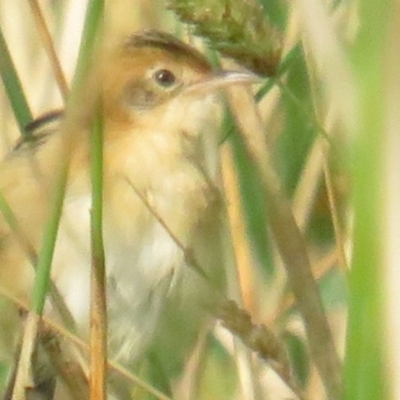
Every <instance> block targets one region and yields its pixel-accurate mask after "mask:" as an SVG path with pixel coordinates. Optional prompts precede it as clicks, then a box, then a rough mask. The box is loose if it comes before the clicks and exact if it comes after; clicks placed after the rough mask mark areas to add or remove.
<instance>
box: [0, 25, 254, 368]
mask: <svg viewBox="0 0 400 400" xmlns="http://www.w3.org/2000/svg"><path fill="white" fill-rule="evenodd" d="M103 61H104V65H102V66H101V68H99V73H98V75H96V77H95V79H93V82H92V83H91V85H92V86H90V85H89V87H88V88H87V91H88V92H90V91H91V90H93V87H94V86H96V85H97V88H96V90H97V91H98V94H99V96H100V98H101V102H102V105H103V123H104V176H103V180H104V220H103V234H104V247H105V258H106V271H107V272H106V274H107V298H108V318H109V351H110V356H111V358H113V359H116V360H117V361H119V362H121V363H123V364H124V365H131V364H132V362H133V361H134V360H136V359H137V357H138V355H140V354H142V353H143V352H144V350H145V349H146V348H147V347H148V346H149V345H150V343H151V341H152V338H154V335H155V334H156V333H157V330H158V329H159V327H160V326H167V325H168V324H164V325H162V323H161V322H160V321H161V320H162V319H163V318H164V319H165V316H168V317H170V316H172V317H171V318H172V320H174V318H175V317H176V318H177V319H176V321H178V320H179V321H183V320H184V319H188V320H192V321H191V322H190V321H188V322H187V329H188V330H192V331H193V330H195V328H194V327H196V326H197V324H198V323H199V322H200V321H203V320H204V315H206V312H205V308H207V306H208V305H209V304H211V303H212V301H211V298H212V294H211V292H212V285H207V284H206V283H205V282H204V277H202V276H200V275H201V274H199V273H198V272H196V270H195V268H193V266H191V265H188V261H187V254H185V252H184V251H183V249H190V253H191V254H190V255H191V257H193V258H194V259H195V260H196V262H197V263H198V265H200V266H201V268H202V269H203V270H204V271H206V273H207V275H208V278H209V279H211V280H213V281H215V282H217V281H218V282H221V278H220V277H221V275H222V274H223V271H222V269H223V267H222V265H223V260H222V255H221V254H222V252H221V241H220V239H221V238H220V235H221V227H222V219H223V217H222V216H221V197H220V193H219V181H218V177H219V174H218V141H219V139H220V138H219V137H218V135H217V130H216V126H217V125H216V121H217V120H218V108H219V107H218V100H217V99H218V95H217V94H218V89H220V88H223V87H225V86H227V85H231V84H238V83H242V84H243V83H247V84H248V83H251V82H254V80H255V77H254V75H252V74H250V73H245V72H233V71H230V72H228V71H225V72H224V71H216V70H214V69H213V68H212V67H211V66H210V64H209V63H208V61H207V60H206V59H205V57H204V56H203V55H202V54H201V53H199V52H198V51H197V50H195V49H194V48H192V47H190V46H188V45H186V44H184V43H182V42H181V41H179V40H177V39H175V38H173V37H172V36H170V35H168V34H165V33H160V32H156V31H146V32H141V33H138V34H135V35H133V36H131V37H130V38H129V39H128V40H127V41H126V42H125V43H123V44H122V45H121V46H120V47H119V48H118V49H116V50H115V51H114V52H113V53H112V54H111V55H110V56H109V57H107V58H106V59H105V60H103ZM89 97H90V96H89ZM89 103H90V102H89ZM78 108H79V109H81V110H84V111H82V112H77V116H76V117H74V118H75V119H74V120H73V121H72V124H71V121H69V125H68V127H65V128H63V122H62V121H61V122H60V123H56V122H55V121H53V120H52V119H51V118H50V119H48V120H49V122H51V123H48V124H46V123H45V121H44V122H43V121H42V123H39V124H37V125H39V127H35V126H33V127H32V128H35V129H36V130H42V131H43V132H44V133H45V134H42V135H40V137H41V139H40V140H39V141H38V142H37V143H36V144H24V145H21V146H19V148H18V149H17V150H15V151H14V152H12V153H11V154H10V155H8V156H7V157H6V158H5V160H4V161H3V163H2V164H1V166H0V190H1V193H2V195H3V196H4V198H5V200H6V201H7V203H8V204H9V206H10V208H11V209H12V211H13V213H14V215H15V217H16V219H17V223H18V226H19V231H18V232H16V231H15V229H14V230H13V229H12V228H11V227H10V226H9V225H8V223H7V222H6V220H5V218H4V217H2V216H1V217H0V238H1V241H0V285H2V286H3V287H5V288H6V289H7V290H9V291H11V292H12V293H14V294H15V295H16V296H18V297H20V298H22V299H29V296H30V292H31V288H32V282H33V276H34V269H33V267H32V263H31V260H30V258H29V255H28V254H27V252H26V251H24V248H23V246H21V237H23V238H24V240H26V241H27V242H28V243H29V244H30V246H32V248H33V249H35V250H36V251H38V249H39V248H40V243H41V239H42V235H43V229H44V225H45V221H46V219H47V217H48V215H49V210H50V208H51V207H50V204H51V199H52V190H53V189H54V188H53V186H54V185H53V184H54V181H55V179H56V176H57V174H56V172H57V170H58V169H57V168H56V167H55V166H57V164H59V160H60V159H62V154H63V151H65V149H64V147H65V136H68V135H69V136H68V139H67V140H68V143H69V149H70V164H69V176H68V183H67V188H66V194H65V199H64V208H63V214H62V220H61V224H60V228H59V232H58V236H57V242H56V249H55V255H54V260H53V267H52V279H53V281H54V282H55V284H56V285H57V287H58V288H59V290H60V292H61V293H62V295H63V296H64V299H65V302H66V304H67V305H68V307H69V308H70V310H71V312H72V315H73V316H74V317H75V319H76V321H77V323H78V326H79V327H80V329H81V331H82V332H83V333H84V332H86V331H87V329H88V319H89V318H88V316H89V302H90V301H89V287H90V285H89V279H90V278H89V277H90V264H91V260H90V254H91V253H90V208H91V189H90V140H89V139H90V128H91V123H92V122H91V121H92V119H93V118H92V115H91V111H90V109H91V107H90V106H89V107H88V106H87V104H85V100H84V99H82V101H81V104H79V105H78ZM85 110H89V111H85ZM53 119H54V118H53ZM50 120H51V121H50ZM65 121H68V115H67V116H66V117H65ZM71 126H72V127H73V129H72V128H71ZM63 130H64V131H65V132H64V135H63V134H62V131H63ZM43 132H42V133H43ZM50 313H51V311H50ZM193 321H195V322H193ZM160 324H161V325H160ZM169 329H170V331H171V332H173V329H174V327H171V326H170V327H169ZM176 329H178V328H176ZM185 329H186V328H185ZM177 334H178V333H177ZM184 334H185V333H184V332H180V331H179V334H178V335H183V336H184ZM175 336H176V335H175ZM171 340H172V339H171ZM173 340H175V341H181V340H182V341H184V339H183V337H179V338H176V337H175V338H174V339H173Z"/></svg>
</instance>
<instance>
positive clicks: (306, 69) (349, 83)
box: [0, 0, 400, 400]
mask: <svg viewBox="0 0 400 400" xmlns="http://www.w3.org/2000/svg"><path fill="white" fill-rule="evenodd" d="M231 1H232V2H233V1H234V0H231ZM73 3H74V2H73V1H72V0H71V1H70V2H60V3H57V7H54V5H52V2H50V1H48V2H46V1H44V2H42V8H43V10H44V11H45V15H46V16H47V22H48V23H49V26H50V32H51V33H52V34H53V35H54V38H58V39H57V40H59V38H60V37H61V38H62V37H64V38H65V37H68V35H69V34H70V33H69V32H68V29H70V32H72V31H74V30H76V29H81V27H77V26H75V27H74V26H73V25H70V26H68V27H67V26H65V27H64V26H63V25H62V24H63V21H67V20H68V19H67V18H65V17H66V13H68V12H72V11H71V10H73V7H72V5H73ZM199 3H201V2H199ZM260 3H261V4H262V5H263V9H262V10H263V12H264V13H265V17H268V20H270V21H272V22H273V23H274V24H275V25H276V26H277V27H279V28H280V29H282V32H283V42H284V49H285V51H284V54H283V59H284V60H289V61H288V62H287V66H286V67H285V70H284V72H282V74H281V75H279V77H272V78H270V81H269V82H270V85H269V88H268V90H265V91H264V92H263V94H262V95H260V96H259V98H258V106H259V110H260V114H261V115H262V123H263V129H264V131H265V135H266V137H267V139H268V144H269V146H270V149H271V152H272V153H273V155H274V162H275V167H276V168H277V170H278V171H279V179H280V182H281V184H282V187H283V188H284V192H285V195H286V196H287V198H288V199H289V200H290V201H292V202H293V211H294V214H295V216H296V217H297V218H298V220H300V219H301V229H302V234H303V237H304V240H305V244H306V248H307V251H308V254H309V257H310V259H311V264H312V266H313V270H314V273H315V276H316V277H317V280H318V283H319V289H320V291H321V295H322V299H323V302H324V307H325V312H326V316H327V317H328V319H329V320H330V323H331V326H332V331H333V334H334V338H335V344H336V346H337V348H338V349H339V353H340V354H341V356H342V360H343V362H344V368H343V373H344V382H345V396H344V397H345V398H346V399H349V400H350V399H351V400H357V399H371V400H372V399H385V398H388V396H389V394H388V391H387V387H388V385H387V384H390V379H389V378H388V368H387V367H388V363H387V361H386V358H385V354H387V353H385V352H384V350H385V349H386V348H389V349H390V348H391V346H393V345H394V344H393V343H392V342H388V341H387V338H388V337H391V338H393V337H396V335H395V334H394V333H396V331H394V332H393V329H394V328H392V334H391V336H385V335H384V332H385V319H384V316H385V296H384V293H385V291H386V286H385V280H384V272H385V268H384V266H385V265H386V264H385V260H386V258H387V254H385V251H386V250H385V249H386V247H385V243H384V241H385V240H387V241H388V242H390V240H391V241H395V237H393V236H395V235H396V234H397V233H398V232H396V231H395V232H394V233H393V232H386V231H384V230H383V228H384V226H383V223H382V221H383V220H387V219H388V218H389V219H390V218H391V217H390V215H389V217H388V216H387V215H386V214H383V212H384V208H383V206H382V204H383V200H384V199H385V196H386V192H385V191H384V186H383V184H382V182H383V181H385V179H386V178H385V176H386V175H385V173H386V172H385V170H384V169H383V164H384V159H385V154H386V153H385V151H386V150H385V147H384V144H385V141H384V139H385V132H386V126H387V125H388V122H387V120H386V118H387V114H388V110H387V108H386V106H387V104H388V100H387V93H386V91H385V90H386V89H387V88H388V87H391V86H392V84H391V81H390V79H393V80H395V79H396V74H395V73H393V74H392V75H387V74H386V73H385V71H386V69H385V68H384V66H385V60H386V57H387V53H386V52H387V48H388V42H389V41H390V40H393V37H391V36H394V35H395V29H393V30H392V31H390V30H388V29H386V28H387V27H388V26H390V24H389V22H390V16H391V15H393V14H394V11H395V2H390V1H387V2H383V3H382V2H381V3H379V4H375V3H373V2H370V3H368V2H361V3H360V7H359V9H357V4H356V1H355V0H354V1H348V2H344V1H340V0H338V1H332V2H329V1H327V2H325V3H324V4H322V3H323V2H322V1H319V0H298V2H296V4H295V5H294V4H293V5H289V4H288V3H287V2H285V1H283V0H282V1H279V0H274V1H273V2H272V3H270V2H268V1H261V0H260ZM114 4H115V5H114ZM193 4H194V7H195V8H196V7H200V6H201V4H199V5H196V2H193ZM7 5H8V3H7V2H4V4H2V6H1V9H0V24H1V26H0V28H3V25H4V29H3V30H4V37H5V42H6V44H7V45H8V48H9V49H10V54H11V57H14V58H16V59H21V58H19V57H16V55H17V53H18V52H27V53H28V52H29V46H30V44H31V39H30V38H29V39H28V37H29V36H30V34H31V33H30V32H29V29H27V28H26V27H25V28H24V29H21V31H20V36H21V35H25V36H26V47H25V48H24V47H23V45H22V44H23V43H24V41H22V40H21V37H18V38H16V37H15V32H11V31H10V30H7V29H6V28H7V26H8V25H7V24H4V23H1V21H4V19H5V18H6V17H7V13H8V9H7ZM13 7H14V8H15V7H16V6H15V5H14V6H13ZM20 7H23V6H22V5H20ZM114 7H115V9H118V13H116V14H115V15H118V17H113V18H110V21H112V23H111V22H110V26H113V24H114V25H116V24H115V21H118V18H121V16H122V15H123V16H124V21H123V22H122V21H121V23H120V25H121V26H123V27H124V30H128V29H127V27H129V26H130V22H129V21H130V20H131V21H132V22H131V27H130V28H129V29H131V30H132V31H133V30H136V29H137V28H139V27H151V28H154V27H157V28H158V27H159V22H160V21H165V26H166V27H173V28H174V27H175V28H176V26H177V24H178V22H176V21H175V20H174V19H173V17H172V16H171V13H168V12H167V11H165V9H163V8H160V7H159V2H158V1H143V2H140V3H137V4H135V7H133V2H130V1H123V0H118V1H115V2H114V3H113V5H112V4H111V2H110V3H109V4H108V5H107V7H106V11H105V13H106V18H107V13H112V12H113V8H114ZM121 10H125V13H124V12H122V13H121ZM25 11H26V10H25ZM397 11H398V10H397ZM171 21H173V22H172V23H171ZM246 23H248V24H251V21H248V22H246ZM349 27H351V29H349ZM64 28H65V29H66V30H65V31H64V30H63V29H64ZM243 29H246V26H244V27H243ZM176 30H177V31H182V29H181V27H179V29H176ZM118 34H120V33H118ZM72 36H73V35H71V37H72ZM57 40H55V45H56V46H55V47H56V49H58V50H59V48H58V43H61V42H62V40H60V42H57ZM265 40H268V38H266V39H265ZM37 45H38V44H37ZM69 46H76V48H78V46H79V42H76V43H73V44H71V43H69ZM294 48H296V51H293V52H292V53H290V56H288V57H287V58H285V57H286V54H288V53H287V51H288V50H291V49H294ZM32 57H36V56H35V55H34V54H32ZM40 57H44V55H43V54H41V55H40ZM61 58H62V57H61ZM36 61H37V60H35V62H36ZM392 62H393V63H394V61H392ZM16 67H17V72H18V73H19V74H20V75H21V77H22V82H23V91H22V94H25V95H26V96H25V97H26V98H32V96H34V94H33V93H32V92H31V90H32V89H31V88H30V87H29V85H28V84H27V82H28V79H26V75H24V74H26V72H25V70H26V68H27V66H26V65H19V64H18V63H17V64H16ZM7 68H8V69H9V67H6V69H7ZM28 69H29V68H28ZM65 69H66V70H71V66H65ZM278 70H279V68H278ZM9 72H11V70H9ZM3 76H4V75H3ZM10 76H11V75H9V76H8V77H7V76H6V77H5V78H4V79H6V80H7V85H5V84H4V85H3V87H11V89H10V90H11V92H10V91H9V92H8V93H7V91H5V90H3V89H2V91H1V93H0V94H1V96H2V97H3V98H2V99H1V100H2V101H1V102H0V104H4V103H5V102H7V101H11V98H12V95H11V94H12V93H15V92H14V89H12V85H11V86H10V85H9V84H13V83H14V84H15V83H16V80H15V78H13V77H12V76H11V78H10ZM394 84H395V82H394V83H393V85H394ZM46 85H52V86H51V87H50V88H49V89H48V93H51V92H52V91H56V90H57V89H56V88H55V84H54V83H53V82H51V81H50V82H49V81H48V80H46V81H43V86H46ZM385 88H386V89H385ZM49 97H51V98H52V95H49ZM391 101H392V103H393V104H395V105H396V104H397V103H396V102H397V101H398V104H400V98H397V97H394V98H391ZM50 103H51V102H49V104H50ZM51 104H53V103H51ZM393 104H392V106H393ZM16 107H17V110H19V111H20V113H18V112H15V111H14V115H15V116H16V117H17V119H18V121H19V123H20V125H21V126H22V125H23V124H24V123H25V122H26V121H25V119H26V113H25V114H24V108H25V106H16ZM393 107H395V106H393ZM14 108H15V107H14ZM25 109H26V108H25ZM243 109H245V108H243ZM42 111H45V109H43V110H42ZM1 115H2V119H3V120H4V121H7V123H8V121H11V122H10V123H15V122H14V121H15V119H14V115H13V114H12V113H10V112H8V113H7V112H6V110H1ZM18 115H19V116H18ZM21 115H22V117H21ZM24 115H25V117H23V116H24ZM4 121H3V123H4ZM225 122H226V123H225V124H224V129H226V128H229V130H230V135H229V136H228V137H227V138H226V140H225V142H224V143H223V144H222V146H232V149H233V152H232V154H233V165H234V168H233V170H232V173H234V174H237V184H238V189H239V195H240V196H239V197H238V198H237V201H238V202H239V203H240V204H238V208H237V209H238V210H241V213H242V218H243V221H244V224H245V228H246V231H245V232H244V236H243V237H242V239H241V240H243V245H244V246H246V247H247V248H248V249H250V252H251V259H250V260H248V261H249V264H250V265H251V273H252V279H250V280H249V281H247V283H245V284H247V285H251V286H250V287H247V292H248V293H250V292H251V294H252V303H251V304H252V309H251V310H248V311H249V312H250V313H251V314H252V316H253V318H254V321H255V322H257V323H266V324H267V325H268V327H269V328H270V329H271V330H272V331H274V332H275V333H276V334H278V336H280V337H281V338H282V341H283V342H284V343H286V345H287V349H288V351H289V353H290V354H289V355H290V357H289V359H290V360H291V363H292V369H293V371H294V374H295V378H297V380H298V382H299V385H300V387H301V388H302V389H303V391H304V393H305V394H304V398H307V399H310V400H312V399H318V400H319V399H322V398H324V396H325V394H324V392H323V390H322V388H321V385H320V383H319V378H318V376H317V375H316V374H315V370H314V368H313V364H312V362H311V360H310V356H309V353H308V350H307V347H308V345H307V342H306V339H305V335H304V326H303V325H302V323H301V320H300V319H299V313H298V311H297V308H296V302H295V301H294V300H293V296H292V293H291V290H290V287H289V286H288V285H287V282H286V275H285V272H284V268H283V264H282V260H281V259H280V257H279V256H278V254H277V251H276V244H275V242H274V240H273V238H272V236H271V229H270V226H269V218H270V217H271V216H269V215H268V213H267V212H266V209H265V206H264V202H263V195H262V190H261V187H262V180H261V179H260V177H259V176H258V173H257V168H256V166H255V165H254V163H252V161H251V160H250V157H249V155H248V153H247V152H246V151H245V149H244V143H243V140H242V138H241V137H240V136H239V135H238V134H237V132H236V131H235V129H236V128H233V126H232V121H230V120H229V119H227V120H226V121H225ZM396 124H397V122H396V123H395V124H394V126H392V130H393V131H396V129H398V130H399V131H400V126H398V125H396ZM1 134H2V135H7V132H1ZM313 152H315V154H316V156H315V154H314V153H313ZM390 168H391V165H389V166H388V169H389V170H390ZM393 173H395V174H396V171H394V172H393ZM397 175H398V171H397ZM397 175H396V176H397ZM327 176H330V177H331V178H332V179H331V180H330V181H328V180H327V179H326V177H327ZM399 179H400V177H399ZM350 188H351V190H353V194H354V195H353V196H352V201H350V197H351V196H350ZM328 189H329V190H328ZM386 189H388V188H386ZM329 192H331V193H333V195H334V196H333V197H331V198H329V197H328V193H329ZM299 199H300V200H301V201H300V200H299ZM332 199H333V200H334V201H335V202H336V203H335V204H332ZM300 203H301V204H303V205H304V204H306V206H307V207H306V208H307V210H308V211H307V212H304V214H302V216H301V218H300V217H299V214H301V213H302V212H303V211H301V210H303V209H301V210H300V207H299V208H296V207H297V205H298V204H300ZM334 206H335V207H334ZM336 206H337V207H336ZM396 206H397V208H398V203H396V202H395V201H394V202H393V203H392V206H391V210H392V211H391V212H394V213H396V211H397V212H398V209H396ZM336 212H338V213H339V214H338V215H336V214H335V213H336ZM353 218H354V234H353V233H352V232H351V228H352V221H353ZM393 218H395V216H393ZM335 220H336V223H339V225H340V226H339V228H340V229H339V230H338V229H334V222H335ZM336 228H337V226H336ZM383 232H385V234H383ZM339 234H340V235H339ZM338 235H339V236H338ZM398 237H400V234H399V235H398ZM244 242H245V243H244ZM343 257H345V260H343ZM393 263H395V261H393ZM346 265H350V267H351V271H345V268H346ZM238 268H241V265H238ZM229 271H230V274H231V277H230V278H231V280H235V279H236V271H235V270H234V268H233V267H231V269H230V270H229ZM238 275H239V276H241V275H240V274H238ZM348 277H349V279H348V280H347V278H348ZM242 283H243V282H242ZM244 303H245V304H246V301H244ZM391 306H392V307H394V309H395V310H396V307H398V304H395V303H394V304H392V303H391ZM347 308H348V309H349V313H348V316H347ZM397 310H398V308H397ZM398 311H399V310H398ZM399 312H400V311H399ZM346 318H347V340H346V345H344V342H345V340H344V330H345V326H346ZM397 333H398V332H397ZM311 345H312V344H311ZM204 346H205V347H204V349H203V352H202V354H201V355H196V356H194V355H193V356H192V359H191V360H190V362H189V361H188V362H187V364H185V368H184V371H183V373H182V376H183V377H184V378H182V379H180V378H177V377H176V376H174V377H173V378H172V377H171V376H169V372H168V371H157V373H156V372H155V370H153V372H152V373H148V369H149V368H151V367H149V368H144V367H143V369H142V371H144V372H143V375H144V378H145V379H147V378H148V379H152V383H153V384H154V385H155V386H158V387H162V388H165V387H167V386H168V385H170V387H171V388H172V396H173V395H174V394H176V398H179V399H180V398H182V399H186V398H187V399H189V398H192V399H217V398H218V399H223V398H227V399H228V398H229V399H234V398H237V399H245V398H246V400H247V399H249V397H246V396H245V395H244V393H247V394H248V393H252V395H253V396H254V397H253V398H254V399H258V398H260V399H261V398H265V397H266V396H268V397H269V398H272V399H274V400H275V399H284V398H287V397H289V396H290V397H294V398H295V397H296V396H295V395H293V394H292V393H291V392H290V390H289V389H288V388H287V385H286V384H285V381H284V380H283V381H282V380H280V379H279V378H277V376H276V375H274V374H273V373H271V371H270V369H269V368H268V365H267V364H266V363H264V362H261V361H260V360H259V359H257V357H256V356H254V357H252V358H251V359H250V360H249V361H248V362H247V361H246V362H245V361H244V359H245V357H243V355H241V353H240V351H239V352H237V351H236V348H235V344H234V342H233V341H232V338H231V336H230V334H229V332H227V331H226V330H224V329H223V328H221V327H220V326H218V327H217V329H216V330H215V336H214V339H213V340H209V341H206V344H205V345H204ZM0 362H1V363H2V364H0V379H2V378H3V376H4V375H5V371H7V370H8V367H9V362H5V361H3V360H0ZM391 365H392V364H391ZM244 366H245V367H244ZM192 368H193V369H192ZM146 371H147V372H146ZM192 371H195V372H194V373H192ZM397 373H398V374H397V376H398V375H399V374H400V371H397ZM189 375H190V376H189ZM390 376H391V377H393V376H396V374H395V373H392V374H391V375H390ZM2 381H3V382H4V378H3V379H2ZM189 381H190V382H191V385H188V383H187V382H189ZM188 387H189V389H188ZM140 393H141V394H140V396H141V397H140V398H148V397H147V394H142V391H140ZM184 393H186V394H185V395H184ZM138 398H139V397H138ZM174 398H175V397H174Z"/></svg>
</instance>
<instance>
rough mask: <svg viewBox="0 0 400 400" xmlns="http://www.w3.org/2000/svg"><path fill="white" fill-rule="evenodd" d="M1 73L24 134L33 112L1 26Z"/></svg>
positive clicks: (20, 128)
mask: <svg viewBox="0 0 400 400" xmlns="http://www.w3.org/2000/svg"><path fill="white" fill-rule="evenodd" d="M0 74H1V78H2V80H3V84H4V87H5V89H6V93H7V97H8V99H9V101H10V104H11V107H12V109H13V112H14V115H15V118H16V120H17V123H18V126H19V130H20V131H21V134H22V135H24V134H25V133H26V132H25V126H26V125H27V124H28V123H29V122H31V121H32V113H31V110H30V108H29V105H28V102H27V100H26V97H25V94H24V90H23V88H22V85H21V81H20V80H19V78H18V74H17V71H16V69H15V66H14V63H13V61H12V59H11V55H10V52H9V50H8V47H7V43H6V41H5V39H4V35H3V31H2V29H1V27H0Z"/></svg>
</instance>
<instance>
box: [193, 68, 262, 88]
mask: <svg viewBox="0 0 400 400" xmlns="http://www.w3.org/2000/svg"><path fill="white" fill-rule="evenodd" d="M261 82H262V79H261V78H260V77H259V76H258V75H256V74H253V73H251V72H241V71H219V72H216V73H214V74H213V75H211V77H208V78H206V79H204V80H201V81H199V82H196V83H193V84H192V85H190V86H189V87H188V88H187V92H191V93H193V92H196V93H209V92H212V91H215V90H218V89H222V88H224V87H227V86H230V85H239V84H242V85H246V84H247V85H251V84H256V83H261Z"/></svg>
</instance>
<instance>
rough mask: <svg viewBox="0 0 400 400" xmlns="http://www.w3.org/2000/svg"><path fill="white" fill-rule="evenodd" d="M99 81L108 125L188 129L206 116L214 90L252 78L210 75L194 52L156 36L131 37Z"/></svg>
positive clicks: (167, 37) (206, 64)
mask: <svg viewBox="0 0 400 400" xmlns="http://www.w3.org/2000/svg"><path fill="white" fill-rule="evenodd" d="M103 77H104V79H102V83H101V84H102V86H103V102H104V106H105V109H106V115H107V116H109V118H111V119H112V120H115V121H119V122H123V123H128V124H129V123H132V122H134V123H135V125H136V126H141V127H143V128H145V127H147V126H148V125H151V124H154V123H158V124H160V125H162V124H178V125H179V124H180V125H182V124H184V125H188V127H187V128H188V129H191V125H193V127H195V125H196V124H197V123H198V122H200V120H201V119H202V117H203V115H204V114H207V113H208V112H209V108H210V107H209V105H210V104H212V102H213V101H212V99H213V98H214V97H215V96H214V95H215V93H216V92H217V91H218V89H219V88H222V87H224V86H228V85H231V84H235V83H236V84H237V83H249V82H254V81H255V79H256V78H257V77H256V76H255V75H253V74H251V73H247V72H237V71H236V72H234V71H221V70H215V69H214V68H212V67H211V65H210V63H209V62H208V61H207V60H206V58H205V57H204V56H203V55H202V54H201V53H200V52H199V51H197V50H196V49H194V48H193V47H191V46H189V45H187V44H185V43H183V42H181V41H180V40H178V39H176V38H174V37H172V36H170V35H168V34H165V33H160V32H157V31H146V32H142V33H138V34H135V35H132V36H131V37H130V38H129V39H128V40H127V41H126V42H125V43H123V45H122V46H120V47H119V48H118V49H117V50H116V52H115V53H113V54H112V56H111V57H109V59H108V61H107V62H106V63H105V69H104V70H103Z"/></svg>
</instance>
